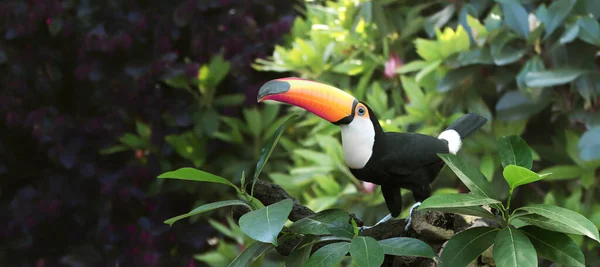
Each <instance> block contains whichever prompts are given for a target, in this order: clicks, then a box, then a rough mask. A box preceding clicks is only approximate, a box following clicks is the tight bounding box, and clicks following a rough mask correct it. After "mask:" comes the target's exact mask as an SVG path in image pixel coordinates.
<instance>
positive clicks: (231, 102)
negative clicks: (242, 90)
mask: <svg viewBox="0 0 600 267" xmlns="http://www.w3.org/2000/svg"><path fill="white" fill-rule="evenodd" d="M244 100H246V95H244V94H230V95H223V96H218V97H216V98H215V100H213V101H212V104H213V105H214V106H217V107H229V106H237V105H241V104H242V103H244Z"/></svg>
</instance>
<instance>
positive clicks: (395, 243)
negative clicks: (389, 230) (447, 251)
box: [379, 237, 435, 258]
mask: <svg viewBox="0 0 600 267" xmlns="http://www.w3.org/2000/svg"><path fill="white" fill-rule="evenodd" d="M379 244H380V245H381V246H382V247H383V252H384V253H385V254H388V255H394V256H415V257H425V258H434V257H435V252H434V251H433V249H432V248H431V247H430V246H429V245H428V244H427V243H425V242H423V241H421V240H419V239H415V238H409V237H393V238H388V239H384V240H379Z"/></svg>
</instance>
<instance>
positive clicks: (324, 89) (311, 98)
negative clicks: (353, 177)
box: [258, 78, 383, 169]
mask: <svg viewBox="0 0 600 267" xmlns="http://www.w3.org/2000/svg"><path fill="white" fill-rule="evenodd" d="M264 100H274V101H279V102H284V103H288V104H291V105H294V106H298V107H301V108H303V109H306V110H308V111H310V112H312V113H314V114H315V115H317V116H319V117H321V118H323V119H326V120H328V121H329V122H331V123H333V124H337V125H339V126H340V127H341V133H342V148H343V150H344V159H345V161H346V164H347V165H348V166H349V167H350V168H355V169H360V168H363V167H364V166H365V164H367V162H368V161H369V159H370V158H371V155H372V154H373V145H374V143H375V136H376V135H377V134H378V133H379V134H381V133H383V131H382V130H381V126H380V125H379V122H378V121H377V118H376V116H375V114H373V112H372V111H371V110H370V109H369V107H368V106H367V105H366V104H365V103H362V102H360V101H358V100H357V99H356V98H354V97H353V96H352V95H350V94H348V93H346V92H344V91H342V90H340V89H338V88H335V87H333V86H330V85H326V84H323V83H318V82H314V81H309V80H305V79H299V78H282V79H276V80H272V81H269V82H267V83H265V85H263V86H262V87H261V88H260V90H259V91H258V102H261V101H264Z"/></svg>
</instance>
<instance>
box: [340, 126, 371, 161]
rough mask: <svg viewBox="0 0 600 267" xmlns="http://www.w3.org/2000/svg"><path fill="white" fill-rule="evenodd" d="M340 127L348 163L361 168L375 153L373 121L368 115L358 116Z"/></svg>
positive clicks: (345, 157) (345, 158)
mask: <svg viewBox="0 0 600 267" xmlns="http://www.w3.org/2000/svg"><path fill="white" fill-rule="evenodd" d="M340 127H341V131H342V149H343V150H344V160H345V161H346V165H348V167H350V168H353V169H361V168H362V167H364V166H365V165H366V164H367V162H368V161H369V159H370V158H371V155H373V144H375V128H374V127H373V123H372V122H371V120H370V119H369V118H368V117H367V116H365V117H358V116H356V117H354V119H353V120H352V122H350V123H349V124H343V125H340Z"/></svg>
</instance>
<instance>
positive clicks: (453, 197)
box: [419, 194, 500, 210]
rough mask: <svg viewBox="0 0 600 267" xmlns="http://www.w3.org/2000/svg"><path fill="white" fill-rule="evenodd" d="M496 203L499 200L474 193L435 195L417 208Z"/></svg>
mask: <svg viewBox="0 0 600 267" xmlns="http://www.w3.org/2000/svg"><path fill="white" fill-rule="evenodd" d="M496 203H500V201H498V200H495V199H491V198H487V197H484V196H481V195H475V194H447V195H435V196H430V197H428V198H427V199H425V201H423V203H421V205H419V210H424V209H436V208H457V207H471V206H481V205H489V204H496Z"/></svg>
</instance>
